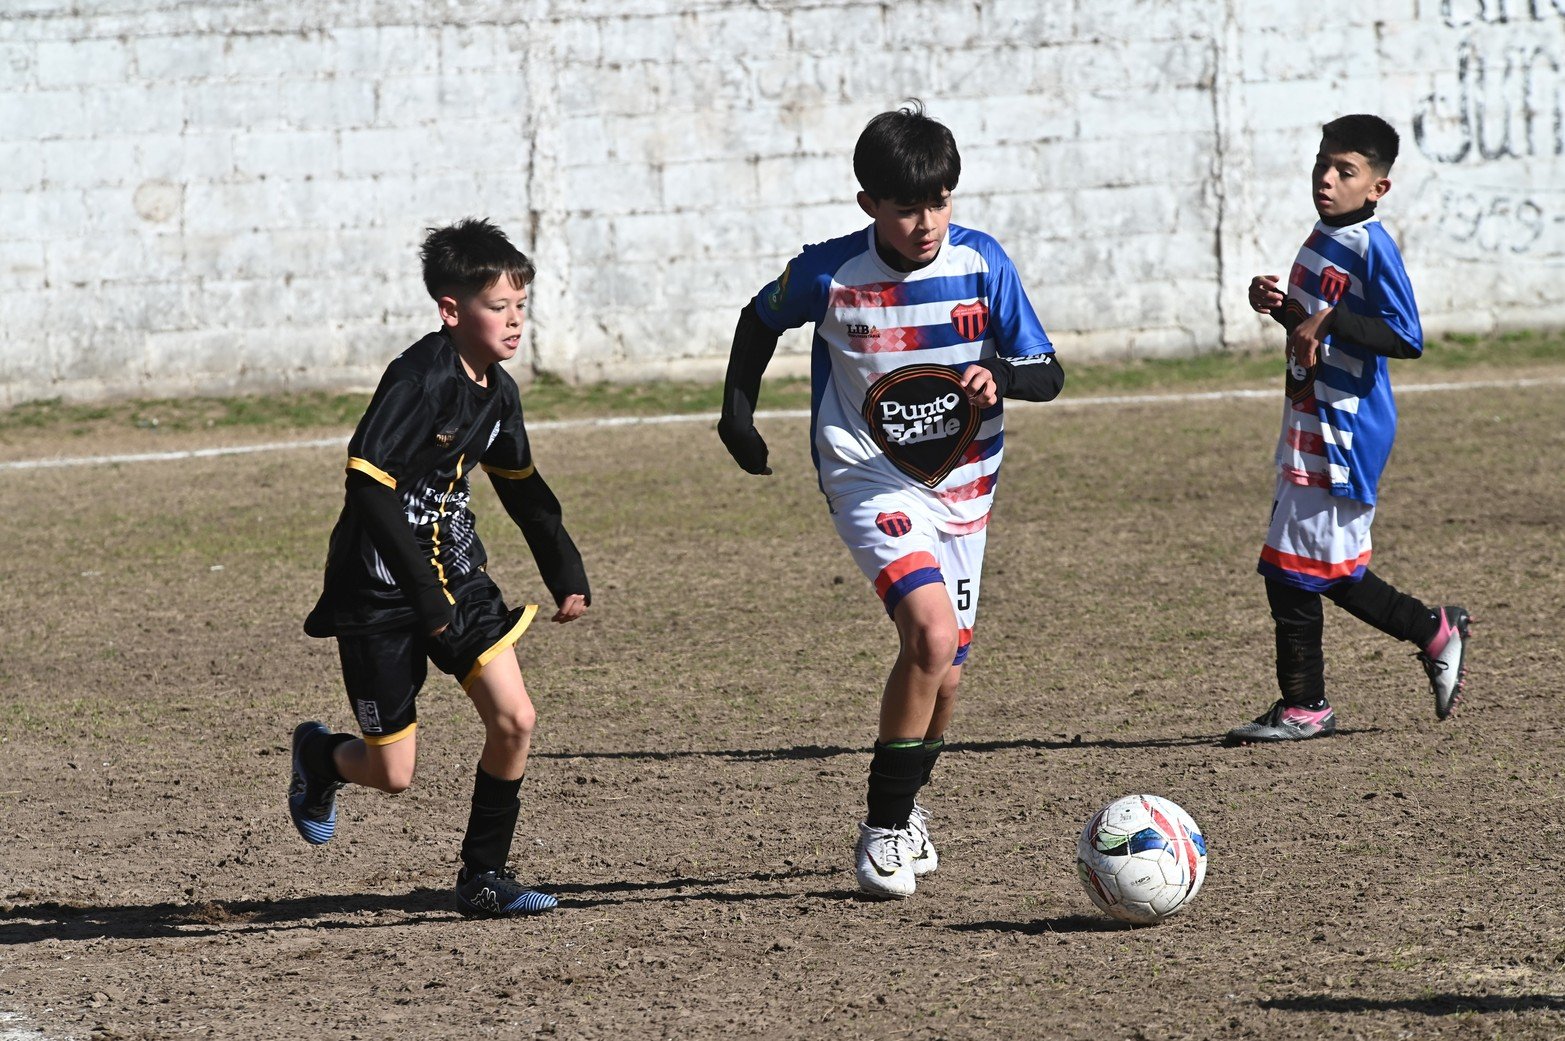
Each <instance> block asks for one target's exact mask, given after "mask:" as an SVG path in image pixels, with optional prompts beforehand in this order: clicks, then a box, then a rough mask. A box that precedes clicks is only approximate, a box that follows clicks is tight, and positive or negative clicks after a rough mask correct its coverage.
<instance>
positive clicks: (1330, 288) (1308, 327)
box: [1228, 115, 1470, 744]
mask: <svg viewBox="0 0 1565 1041" xmlns="http://www.w3.org/2000/svg"><path fill="white" fill-rule="evenodd" d="M1321 134H1322V138H1321V143H1320V151H1319V154H1318V155H1317V156H1316V158H1315V168H1314V171H1313V174H1312V187H1313V191H1314V202H1315V210H1316V212H1317V213H1318V214H1319V215H1320V220H1319V221H1317V222H1316V224H1315V227H1314V229H1313V230H1312V231H1311V232H1310V235H1309V238H1307V239H1305V241H1304V246H1303V247H1302V248H1301V249H1300V250H1299V255H1298V257H1297V259H1295V260H1294V263H1293V269H1292V271H1291V272H1290V273H1289V276H1288V284H1287V286H1286V288H1284V287H1282V286H1280V285H1278V279H1277V276H1276V275H1257V276H1255V278H1253V279H1251V281H1250V305H1251V306H1252V307H1253V308H1255V310H1257V311H1260V312H1263V313H1268V314H1270V315H1272V317H1274V318H1275V319H1277V321H1278V322H1280V323H1281V324H1282V325H1283V327H1284V328H1286V329H1287V330H1288V342H1287V353H1288V373H1287V381H1286V390H1287V396H1286V400H1285V403H1284V408H1283V423H1282V434H1281V436H1280V437H1279V439H1278V442H1277V467H1278V475H1277V490H1276V495H1275V499H1274V502H1273V504H1272V520H1271V527H1270V530H1269V531H1268V532H1267V536H1266V544H1265V546H1264V547H1262V549H1261V560H1260V564H1259V565H1258V570H1259V571H1260V573H1261V574H1262V575H1263V576H1265V579H1266V594H1267V598H1268V600H1269V601H1270V604H1271V612H1272V618H1273V620H1274V621H1275V623H1276V632H1277V682H1278V686H1279V687H1280V688H1281V694H1282V696H1281V698H1280V700H1278V701H1277V702H1276V704H1274V705H1273V706H1272V707H1271V708H1270V709H1269V710H1267V712H1266V713H1265V714H1264V715H1262V716H1261V717H1260V718H1258V719H1256V720H1255V721H1254V722H1252V723H1246V724H1244V725H1243V726H1240V727H1236V728H1234V729H1233V730H1231V731H1229V732H1228V741H1229V742H1230V743H1233V744H1243V743H1248V742H1252V741H1298V740H1303V739H1306V738H1312V737H1326V736H1329V735H1331V734H1333V733H1335V732H1336V728H1337V723H1336V715H1335V713H1334V712H1333V710H1332V707H1331V705H1330V703H1329V702H1328V701H1327V700H1326V688H1325V679H1324V667H1325V666H1324V655H1323V653H1322V649H1321V642H1322V635H1323V628H1324V618H1323V612H1322V610H1321V597H1322V596H1323V595H1324V596H1326V597H1328V598H1330V599H1331V600H1332V601H1333V602H1334V603H1336V604H1337V605H1338V606H1340V607H1342V608H1344V609H1346V610H1347V611H1348V612H1349V613H1350V614H1352V615H1353V616H1355V617H1357V618H1360V619H1362V620H1363V621H1366V622H1368V623H1369V624H1370V625H1373V626H1375V627H1376V628H1377V629H1380V630H1381V631H1382V632H1385V633H1388V634H1390V635H1391V636H1394V637H1396V638H1397V639H1399V640H1407V641H1408V642H1410V643H1412V644H1414V645H1415V646H1417V647H1418V648H1419V650H1418V652H1417V653H1418V658H1419V660H1420V661H1421V662H1422V663H1423V666H1424V671H1425V672H1426V673H1427V675H1428V677H1429V684H1430V688H1431V690H1432V692H1433V694H1434V700H1435V715H1436V716H1438V717H1439V718H1440V719H1445V718H1446V717H1448V716H1449V715H1450V714H1451V711H1452V709H1453V708H1454V707H1455V705H1456V703H1457V701H1458V700H1459V699H1460V697H1461V694H1462V688H1463V683H1464V678H1465V661H1464V653H1465V649H1466V644H1467V635H1468V623H1469V621H1470V619H1469V617H1468V614H1467V611H1466V610H1464V609H1463V608H1461V607H1454V606H1452V607H1440V608H1429V607H1426V606H1425V605H1424V604H1423V603H1421V602H1420V601H1418V600H1417V599H1415V598H1414V597H1411V596H1408V595H1407V594H1405V593H1401V592H1398V591H1397V590H1396V589H1394V588H1393V587H1392V586H1390V585H1388V584H1387V583H1386V582H1384V581H1383V580H1381V578H1380V577H1379V576H1377V575H1376V574H1375V573H1374V572H1372V571H1370V570H1369V560H1370V552H1371V546H1370V525H1371V524H1372V523H1373V521H1374V519H1375V502H1376V494H1377V489H1378V485H1379V483H1380V475H1381V472H1382V471H1383V470H1384V469H1385V466H1386V460H1387V459H1388V458H1389V457H1390V455H1391V445H1392V442H1393V440H1395V438H1396V429H1397V410H1396V402H1395V400H1394V399H1393V397H1392V394H1391V379H1390V373H1389V371H1388V368H1387V364H1386V361H1387V359H1388V358H1417V357H1419V356H1420V355H1421V354H1422V353H1423V349H1424V343H1423V330H1422V328H1421V327H1420V325H1419V320H1418V305H1417V304H1416V303H1415V302H1414V299H1413V287H1412V285H1411V284H1410V283H1409V281H1408V277H1407V271H1406V270H1405V269H1404V268H1403V266H1402V255H1401V253H1400V252H1398V250H1397V246H1396V243H1395V242H1393V241H1392V239H1391V236H1390V235H1389V234H1388V233H1387V232H1386V229H1385V228H1384V227H1383V226H1382V225H1381V223H1380V221H1379V220H1378V219H1377V218H1376V217H1375V205H1376V203H1377V202H1378V201H1379V200H1380V199H1381V197H1382V196H1384V195H1385V194H1386V192H1388V191H1390V190H1391V181H1390V179H1389V177H1388V175H1389V174H1390V172H1391V164H1392V163H1393V162H1395V160H1396V157H1397V148H1398V138H1397V132H1396V131H1395V130H1394V129H1392V127H1391V126H1390V125H1389V124H1388V123H1386V121H1385V120H1383V119H1381V118H1379V117H1378V116H1369V115H1355V116H1343V117H1342V118H1340V119H1336V120H1333V121H1332V122H1330V123H1327V124H1326V125H1325V126H1323V127H1322V128H1321Z"/></svg>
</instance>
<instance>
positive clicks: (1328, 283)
mask: <svg viewBox="0 0 1565 1041" xmlns="http://www.w3.org/2000/svg"><path fill="white" fill-rule="evenodd" d="M1347 288H1348V273H1347V272H1346V271H1340V270H1338V269H1337V268H1334V267H1328V268H1326V269H1325V270H1324V271H1322V272H1321V273H1320V296H1321V299H1322V300H1324V301H1326V302H1327V303H1328V304H1331V305H1332V306H1333V307H1335V306H1337V301H1338V300H1341V299H1342V294H1343V291H1344V290H1346V289H1347Z"/></svg>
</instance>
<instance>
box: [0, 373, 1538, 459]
mask: <svg viewBox="0 0 1565 1041" xmlns="http://www.w3.org/2000/svg"><path fill="white" fill-rule="evenodd" d="M1562 384H1565V376H1545V377H1538V378H1533V379H1517V380H1472V381H1470V382H1456V383H1408V384H1403V385H1402V386H1399V387H1397V388H1396V392H1397V394H1398V395H1399V396H1400V395H1404V394H1429V393H1440V392H1444V391H1453V390H1497V389H1503V390H1511V389H1520V388H1523V387H1553V386H1559V385H1562ZM1281 396H1282V395H1281V393H1280V391H1278V390H1276V389H1266V390H1209V391H1191V392H1188V393H1184V394H1107V395H1103V396H1101V397H1093V398H1066V399H1065V400H1063V401H1052V402H1048V403H1047V405H1048V407H1049V408H1105V407H1114V406H1122V405H1186V404H1193V403H1196V402H1202V401H1242V400H1250V399H1257V398H1278V399H1280V398H1281ZM1017 406H1026V407H1029V408H1031V407H1037V406H1038V403H1036V402H1030V401H1013V402H1011V403H1010V405H1008V406H1007V407H1009V408H1016V407H1017ZM809 415H810V412H809V409H802V408H795V409H778V410H774V411H765V410H763V411H760V412H757V413H756V414H755V418H756V419H808V418H809ZM717 419H718V413H716V412H688V413H681V414H679V415H670V416H607V417H603V418H597V419H546V420H542V421H540V422H537V423H529V424H527V426H528V429H530V430H604V429H608V428H611V427H638V426H662V425H666V424H669V423H715V422H717ZM347 444H348V435H347V434H343V435H342V436H341V437H324V438H316V439H314V440H309V441H268V442H265V443H263V444H258V445H229V446H227V447H223V448H192V449H187V450H185V451H180V452H136V453H131V454H127V455H83V456H66V457H62V458H56V459H16V460H13V461H11V462H0V471H5V470H43V469H49V468H52V467H57V466H118V465H122V464H127V463H169V462H178V461H179V460H182V459H211V458H214V457H217V456H228V455H253V454H255V453H257V452H285V451H291V450H297V449H306V448H346V447H347Z"/></svg>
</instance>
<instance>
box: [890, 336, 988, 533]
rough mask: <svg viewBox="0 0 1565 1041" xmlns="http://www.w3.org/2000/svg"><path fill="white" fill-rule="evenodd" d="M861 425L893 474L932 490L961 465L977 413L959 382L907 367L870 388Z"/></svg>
mask: <svg viewBox="0 0 1565 1041" xmlns="http://www.w3.org/2000/svg"><path fill="white" fill-rule="evenodd" d="M864 420H865V422H867V423H868V424H869V430H870V434H871V436H873V437H874V438H875V443H876V444H877V445H879V446H880V450H881V451H882V452H885V453H886V458H887V459H890V460H891V461H892V462H893V463H894V464H896V467H897V469H899V470H901V471H902V472H903V473H905V474H907V475H908V476H909V477H912V478H914V479H915V480H917V481H919V482H920V483H922V484H924V485H925V486H926V487H929V488H933V487H934V486H935V485H937V484H939V483H940V482H941V481H943V480H944V479H945V476H946V474H948V473H950V472H951V471H952V470H953V469H954V468H955V467H956V464H957V463H958V462H960V461H961V459H962V453H964V452H966V451H967V446H968V445H970V444H972V443H973V438H974V436H976V435H977V433H978V424H979V423H981V422H982V421H983V413H982V411H981V410H980V409H979V408H978V406H977V405H974V404H973V403H972V402H970V401H968V400H967V394H966V393H965V392H964V391H963V390H962V383H961V380H960V379H959V378H958V377H957V375H956V373H954V372H952V371H951V370H950V369H948V368H946V367H945V366H943V365H909V366H907V367H905V368H901V369H895V370H893V371H891V372H888V373H886V374H885V375H884V376H882V377H880V379H878V380H876V381H875V382H874V383H873V384H872V385H871V386H870V388H869V393H868V394H866V395H865V396H864ZM882 530H884V529H882ZM887 534H890V532H887Z"/></svg>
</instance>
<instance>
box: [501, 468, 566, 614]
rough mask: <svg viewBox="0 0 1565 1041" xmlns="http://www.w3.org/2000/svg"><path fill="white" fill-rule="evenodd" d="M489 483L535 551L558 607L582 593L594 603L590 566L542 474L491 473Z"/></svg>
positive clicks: (531, 470) (539, 566) (528, 545)
mask: <svg viewBox="0 0 1565 1041" xmlns="http://www.w3.org/2000/svg"><path fill="white" fill-rule="evenodd" d="M489 483H490V484H492V485H494V490H495V494H496V495H498V496H499V497H500V504H501V505H502V506H504V507H505V512H506V513H508V514H510V515H511V519H512V520H513V521H515V522H516V526H517V527H518V528H520V529H521V530H522V537H523V538H524V539H526V540H527V548H528V549H530V550H532V554H533V560H535V561H537V563H538V573H539V574H540V575H542V576H543V584H544V585H545V586H547V587H548V589H549V592H550V594H551V595H553V597H554V604H555V606H556V607H558V606H559V605H560V604H563V603H564V602H565V598H566V597H568V596H570V595H571V594H572V593H580V594H581V595H582V598H583V599H584V600H586V601H587V603H588V604H591V603H592V591H591V590H590V589H588V588H587V568H586V565H584V564H583V563H582V559H581V553H580V551H579V550H577V549H576V543H574V542H572V541H571V536H570V533H569V532H567V531H566V530H565V522H564V515H563V511H562V510H561V509H560V500H559V499H556V498H555V497H554V492H552V491H550V490H549V486H548V485H547V484H546V483H544V479H543V477H542V476H540V475H539V473H538V471H537V470H536V469H533V468H529V470H528V473H527V476H525V477H506V476H502V475H501V474H497V473H494V472H490V474H489Z"/></svg>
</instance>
